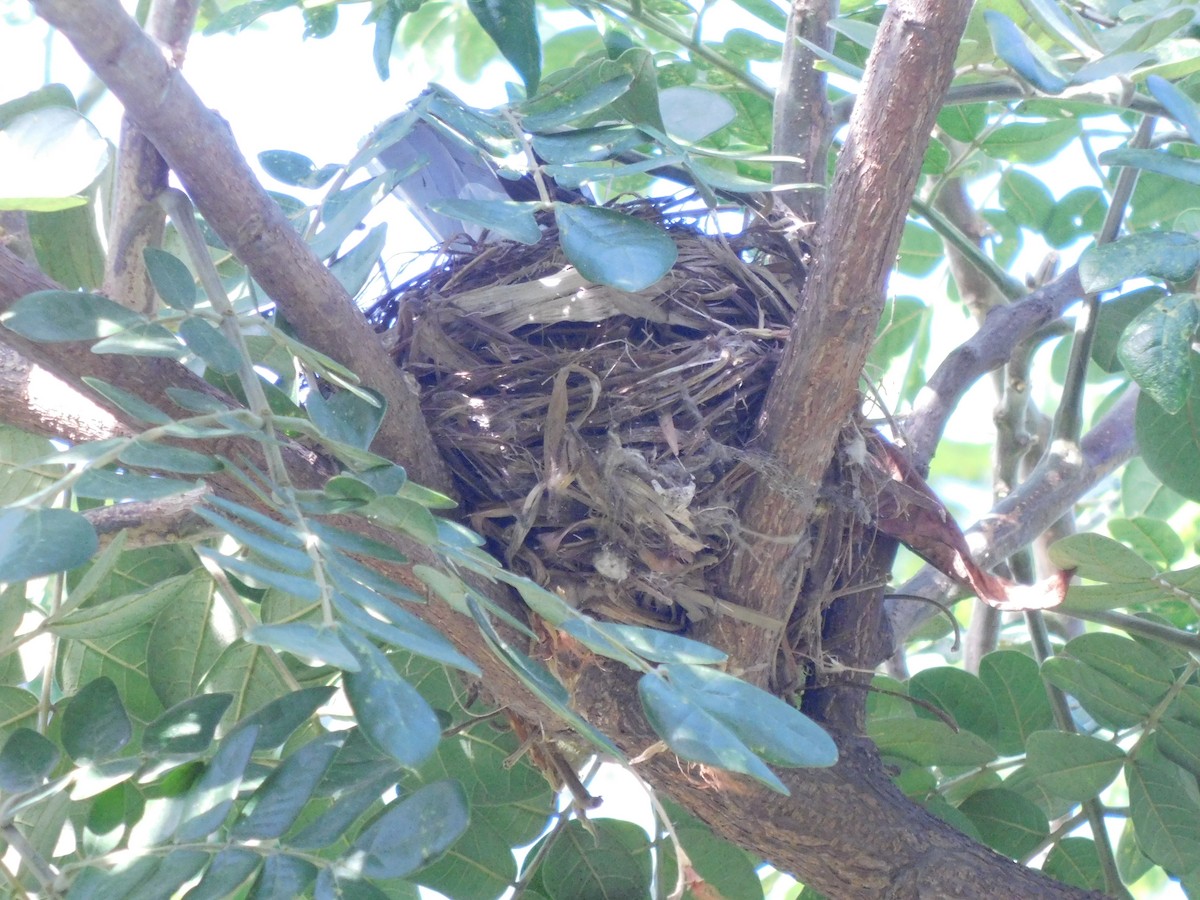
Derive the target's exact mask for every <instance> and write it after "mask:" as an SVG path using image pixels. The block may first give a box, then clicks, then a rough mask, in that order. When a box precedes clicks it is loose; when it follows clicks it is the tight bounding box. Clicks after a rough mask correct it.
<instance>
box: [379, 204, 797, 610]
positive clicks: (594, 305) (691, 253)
mask: <svg viewBox="0 0 1200 900" xmlns="http://www.w3.org/2000/svg"><path fill="white" fill-rule="evenodd" d="M625 211H626V212H631V213H633V214H637V215H641V216H646V217H649V218H654V219H660V218H661V217H660V211H659V210H658V208H657V207H655V206H653V205H651V204H644V203H643V204H639V205H637V206H635V207H626V208H625ZM663 224H664V225H666V227H667V228H668V230H669V231H670V233H671V235H672V237H673V238H674V239H675V241H676V244H677V245H678V247H679V258H678V261H677V262H676V264H675V266H674V267H673V269H672V270H671V271H670V272H669V273H668V274H667V275H666V276H665V277H664V278H663V279H661V280H660V281H659V282H658V283H656V284H655V285H653V286H652V287H650V288H649V289H646V290H643V291H640V292H636V293H627V292H624V291H620V290H618V289H615V288H608V287H603V286H599V285H595V284H592V283H590V282H588V281H586V280H585V279H583V278H582V276H580V275H579V273H578V272H577V271H576V270H575V269H574V268H573V267H572V266H571V265H570V264H569V263H568V262H567V261H566V259H565V258H564V257H563V255H562V252H561V250H560V249H559V246H558V240H557V235H556V233H555V231H554V229H553V226H552V225H551V226H548V227H547V228H546V230H545V233H544V235H543V238H542V240H541V241H540V242H539V243H538V244H536V245H533V246H526V245H522V244H515V243H509V242H495V243H486V244H482V245H478V246H476V247H474V248H472V250H471V251H470V252H463V253H457V252H455V253H449V254H447V255H446V257H445V258H444V263H443V264H442V265H441V266H439V267H437V268H435V269H433V270H431V271H430V272H427V273H425V274H424V275H422V276H420V277H419V278H417V279H414V280H412V281H410V282H407V283H406V284H403V285H400V286H399V287H398V288H396V289H394V290H392V291H390V292H389V293H388V294H387V295H386V296H385V297H383V298H382V299H381V300H379V301H378V302H377V303H376V304H375V305H374V306H373V307H372V308H371V309H370V310H369V311H368V316H369V317H370V319H371V321H372V322H373V324H374V325H375V326H376V328H377V329H378V330H380V331H384V332H386V333H387V340H388V341H389V342H390V343H391V344H392V346H393V348H394V354H395V356H396V360H397V363H398V364H400V365H402V366H403V367H405V368H406V370H407V371H408V372H409V373H410V374H411V375H413V376H414V377H415V378H416V380H417V382H418V384H419V385H420V390H421V397H422V400H421V403H422V407H423V408H424V410H425V414H426V419H427V421H429V423H430V427H431V430H432V432H433V437H434V440H435V442H436V443H437V445H438V447H439V448H440V450H441V452H442V455H443V456H444V458H445V460H446V462H447V464H448V466H449V468H450V469H451V471H452V473H453V475H454V478H455V480H456V482H457V487H458V489H459V491H460V494H461V497H462V501H463V505H464V508H465V511H466V513H467V515H468V516H469V518H470V521H471V524H472V526H473V527H474V528H475V529H476V530H477V531H478V532H479V533H480V534H482V535H483V536H484V537H485V538H486V539H487V540H488V541H489V543H490V545H491V548H492V549H493V550H494V551H495V552H498V553H499V554H500V555H501V556H503V558H504V559H505V561H506V562H507V563H508V564H509V565H510V566H512V567H513V568H514V569H515V570H516V571H519V572H521V573H523V574H526V575H529V576H530V577H532V578H534V579H535V580H536V581H538V582H539V583H540V584H542V585H544V586H546V587H548V588H550V589H551V590H555V591H557V592H558V593H559V594H560V595H561V596H563V597H564V598H565V599H567V600H568V601H569V602H571V603H573V604H574V605H576V606H578V607H579V608H583V609H587V610H588V611H590V612H596V613H600V614H602V615H604V616H605V617H607V618H611V619H614V620H617V621H626V622H638V623H642V624H652V625H655V626H656V627H665V628H683V627H686V625H687V624H688V622H690V621H695V620H698V619H701V618H704V617H705V616H707V615H710V614H712V613H713V612H714V611H724V612H729V613H732V614H735V615H742V616H743V617H748V616H750V614H749V613H748V612H747V611H745V610H742V609H741V608H740V607H734V606H732V605H731V604H727V603H723V602H721V601H719V600H717V599H716V598H714V597H712V596H711V595H710V594H709V593H708V592H707V590H706V587H705V579H704V570H705V569H706V568H708V567H709V566H712V565H714V564H715V563H717V562H718V561H720V559H721V558H722V557H723V556H724V555H725V553H726V552H727V551H728V549H729V547H730V545H731V543H732V541H734V540H735V533H736V529H735V524H736V523H735V516H734V513H733V508H732V505H731V498H732V497H733V496H734V495H735V493H736V488H737V485H738V483H739V482H740V481H741V480H742V479H743V478H744V477H745V476H746V475H747V474H748V473H749V472H750V471H751V469H752V468H755V467H756V466H755V462H754V454H753V453H752V452H751V451H749V450H748V449H747V444H748V441H749V439H750V437H751V433H752V430H753V427H754V423H755V420H756V418H757V415H758V411H759V409H760V407H761V405H762V400H763V397H764V395H765V392H766V388H767V384H768V382H769V380H770V375H771V372H772V371H773V370H774V367H775V364H776V361H777V359H778V356H779V352H780V349H781V348H782V345H783V343H784V341H785V340H786V337H787V329H788V322H789V320H790V318H791V314H792V308H793V307H792V303H793V302H794V298H795V297H796V296H797V295H798V292H799V287H800V286H799V285H798V284H796V283H795V282H794V281H793V280H792V279H793V277H794V274H795V272H794V270H795V267H794V266H793V265H790V264H789V265H788V266H786V267H785V268H786V270H787V271H786V272H783V273H776V272H775V271H773V270H772V268H771V267H769V266H767V265H764V264H757V263H748V262H746V261H745V260H744V259H743V256H744V255H758V250H760V249H761V247H763V246H770V244H769V243H767V242H768V241H771V240H775V241H777V240H778V238H777V237H775V236H774V235H773V234H772V233H771V232H769V231H767V230H766V229H764V230H762V231H756V230H755V229H750V230H748V231H747V232H745V233H743V234H741V235H738V236H737V237H736V238H727V237H726V236H722V235H715V236H714V235H707V234H703V233H701V232H700V231H699V230H698V229H697V228H696V227H695V224H694V222H693V221H692V220H690V219H686V218H678V217H676V218H672V219H667V220H663ZM760 624H768V625H769V624H774V623H760Z"/></svg>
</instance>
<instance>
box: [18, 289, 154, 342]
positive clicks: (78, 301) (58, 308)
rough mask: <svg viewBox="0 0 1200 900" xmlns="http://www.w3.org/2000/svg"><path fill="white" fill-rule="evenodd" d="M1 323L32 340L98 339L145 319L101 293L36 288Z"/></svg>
mask: <svg viewBox="0 0 1200 900" xmlns="http://www.w3.org/2000/svg"><path fill="white" fill-rule="evenodd" d="M0 322H2V323H3V324H4V326H5V327H6V328H9V329H11V330H13V331H15V332H17V334H19V335H21V336H22V337H25V338H28V339H29V340H31V341H38V342H41V343H51V342H54V341H94V340H96V339H97V338H103V337H109V336H110V335H114V334H117V333H118V332H120V331H124V330H125V329H126V328H130V327H132V326H134V325H137V324H139V323H143V322H145V319H143V317H142V316H141V315H139V314H138V313H136V312H134V311H133V310H131V309H128V308H126V307H124V306H122V305H121V304H119V303H116V302H114V301H112V300H109V299H108V298H107V297H101V296H100V295H99V294H86V293H83V292H75V291H36V292H34V293H32V294H26V295H25V296H24V297H22V298H21V299H20V300H18V301H17V302H16V303H14V304H13V305H12V306H11V307H10V308H9V309H8V311H6V312H5V313H4V314H3V315H0Z"/></svg>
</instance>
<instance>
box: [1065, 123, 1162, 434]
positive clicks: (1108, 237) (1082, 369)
mask: <svg viewBox="0 0 1200 900" xmlns="http://www.w3.org/2000/svg"><path fill="white" fill-rule="evenodd" d="M1154 123H1155V119H1154V117H1153V116H1147V117H1146V118H1144V119H1142V123H1141V124H1140V125H1139V126H1138V130H1137V134H1135V135H1134V136H1133V138H1132V140H1130V142H1129V146H1131V147H1138V148H1140V147H1145V146H1146V145H1147V144H1149V143H1150V135H1151V134H1153V133H1154ZM1140 171H1141V170H1140V169H1137V168H1135V167H1134V166H1127V167H1125V168H1123V169H1121V170H1120V172H1119V173H1118V174H1117V184H1116V187H1115V188H1114V189H1113V197H1112V202H1111V203H1110V204H1109V206H1108V214H1107V215H1106V216H1105V217H1104V224H1103V226H1102V227H1101V228H1100V233H1099V234H1098V235H1096V245H1097V246H1099V245H1102V244H1107V243H1109V242H1111V241H1113V240H1115V239H1116V237H1117V235H1118V234H1119V233H1120V231H1121V222H1122V220H1123V219H1124V218H1125V211H1126V208H1127V207H1128V205H1129V201H1130V200H1131V199H1132V198H1133V189H1134V187H1135V186H1136V185H1137V180H1138V174H1139V173H1140ZM1099 321H1100V297H1099V296H1098V295H1097V294H1091V293H1089V294H1086V295H1085V296H1084V298H1083V306H1082V308H1081V309H1080V311H1079V315H1078V316H1077V317H1076V318H1075V339H1074V340H1073V341H1072V342H1071V357H1070V360H1069V361H1068V363H1067V374H1066V377H1065V378H1064V379H1063V390H1062V399H1061V400H1060V401H1059V404H1058V414H1057V415H1056V416H1055V417H1054V427H1053V429H1052V431H1051V438H1052V440H1054V441H1069V442H1074V441H1076V440H1078V439H1079V434H1080V432H1081V431H1082V430H1083V393H1084V386H1085V385H1086V384H1087V370H1088V364H1089V363H1090V361H1091V355H1092V342H1093V339H1094V337H1095V335H1096V326H1097V324H1098V323H1099Z"/></svg>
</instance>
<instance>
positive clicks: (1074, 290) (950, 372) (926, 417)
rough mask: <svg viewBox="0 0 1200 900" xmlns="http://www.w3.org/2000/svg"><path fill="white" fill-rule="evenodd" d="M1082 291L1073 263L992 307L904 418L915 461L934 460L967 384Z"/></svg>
mask: <svg viewBox="0 0 1200 900" xmlns="http://www.w3.org/2000/svg"><path fill="white" fill-rule="evenodd" d="M1082 295H1083V287H1082V286H1081V285H1080V283H1079V271H1078V269H1077V268H1075V267H1072V268H1070V269H1068V270H1067V271H1066V272H1064V273H1063V274H1062V275H1060V276H1059V277H1058V278H1056V279H1055V280H1054V281H1052V282H1050V284H1048V285H1046V286H1045V287H1043V288H1040V289H1038V290H1037V291H1034V292H1033V293H1032V294H1030V295H1029V297H1027V298H1026V299H1025V300H1022V301H1021V302H1020V303H1015V304H1013V305H1012V306H1002V307H998V308H996V309H994V310H992V312H991V313H990V314H989V315H988V317H987V318H986V319H985V320H984V322H983V325H982V326H980V328H979V330H978V331H977V332H975V334H974V335H972V336H971V338H970V339H969V340H968V341H966V342H965V343H964V344H962V345H960V346H959V347H958V348H957V349H955V350H954V351H953V352H952V353H950V355H949V356H947V357H946V359H945V360H943V361H942V364H941V365H940V366H938V368H937V371H935V372H934V373H933V376H932V377H931V378H930V379H929V382H928V383H927V384H926V385H925V387H924V388H922V389H921V392H920V393H919V394H918V395H917V399H916V402H915V403H914V404H913V412H912V413H911V414H910V415H909V416H908V417H907V418H906V419H905V420H904V436H905V440H906V441H907V445H908V448H909V451H910V453H911V454H912V459H913V463H914V465H917V466H918V467H926V466H928V465H929V460H930V459H932V458H933V452H934V449H935V448H936V447H937V444H938V441H939V440H941V436H942V430H943V429H944V428H945V427H946V421H947V420H948V419H949V418H950V414H951V413H952V412H954V410H955V409H956V408H957V406H958V403H959V401H960V400H961V399H962V396H963V394H965V393H966V392H967V389H968V388H970V387H971V385H972V384H974V383H975V381H976V380H977V379H978V378H979V377H980V376H982V375H985V374H987V373H988V372H991V371H992V370H993V369H996V368H999V367H1000V366H1002V365H1004V363H1005V361H1006V360H1007V359H1008V357H1009V354H1011V353H1012V349H1013V347H1014V346H1016V344H1017V343H1018V342H1020V341H1022V340H1025V339H1026V338H1028V337H1029V336H1030V335H1032V334H1033V333H1034V332H1036V331H1037V330H1038V329H1040V328H1042V327H1044V326H1045V325H1047V324H1048V323H1050V322H1053V321H1054V320H1055V319H1057V318H1058V317H1059V316H1061V315H1062V313H1063V310H1064V309H1066V308H1067V307H1068V306H1070V305H1071V304H1072V303H1074V302H1075V301H1076V300H1078V299H1079V298H1080V297H1081V296H1082Z"/></svg>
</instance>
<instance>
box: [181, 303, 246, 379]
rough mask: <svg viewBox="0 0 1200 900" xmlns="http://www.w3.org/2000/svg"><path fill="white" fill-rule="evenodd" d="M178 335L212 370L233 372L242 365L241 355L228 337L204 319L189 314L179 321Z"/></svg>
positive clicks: (225, 373) (226, 373)
mask: <svg viewBox="0 0 1200 900" xmlns="http://www.w3.org/2000/svg"><path fill="white" fill-rule="evenodd" d="M179 337H180V338H182V339H183V342H184V343H185V344H186V345H187V348H188V349H189V350H191V351H192V352H193V353H195V354H196V356H198V357H200V359H202V360H204V362H205V364H206V365H207V366H208V367H209V368H210V369H212V370H213V371H214V372H219V373H220V374H222V375H233V374H235V373H236V372H237V371H238V370H239V369H240V368H241V365H242V358H241V355H240V354H239V353H238V351H237V349H236V348H235V347H234V346H233V344H231V343H230V342H229V338H227V337H225V335H223V334H221V332H220V331H219V330H218V329H216V328H213V327H212V325H210V324H208V322H206V321H205V320H204V319H201V318H199V317H197V316H189V317H188V318H186V319H184V320H183V321H182V322H180V323H179Z"/></svg>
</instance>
